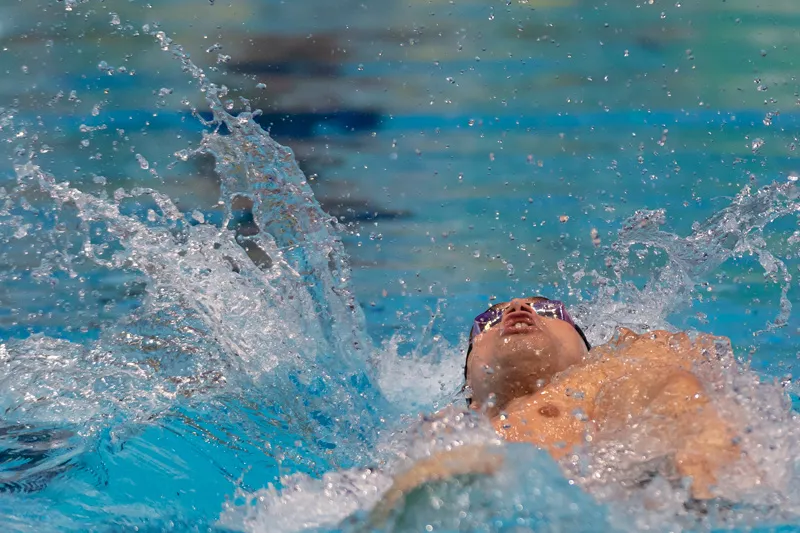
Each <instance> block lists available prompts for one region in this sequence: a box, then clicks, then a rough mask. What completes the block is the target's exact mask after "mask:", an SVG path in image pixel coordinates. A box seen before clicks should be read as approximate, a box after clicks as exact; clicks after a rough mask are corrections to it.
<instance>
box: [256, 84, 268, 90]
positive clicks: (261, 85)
mask: <svg viewBox="0 0 800 533" xmlns="http://www.w3.org/2000/svg"><path fill="white" fill-rule="evenodd" d="M266 88H267V84H266V83H257V84H256V89H259V90H262V91H263V90H264V89H266Z"/></svg>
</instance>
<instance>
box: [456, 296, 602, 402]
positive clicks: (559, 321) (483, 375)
mask: <svg viewBox="0 0 800 533" xmlns="http://www.w3.org/2000/svg"><path fill="white" fill-rule="evenodd" d="M589 348H590V346H589V343H588V342H587V341H586V337H585V336H584V335H583V332H582V331H581V330H580V328H578V327H577V326H576V325H575V323H574V322H573V321H572V318H571V317H570V316H569V313H567V310H566V308H565V307H564V304H562V303H561V302H558V301H555V300H548V299H547V298H541V297H535V298H515V299H514V300H511V301H510V302H503V303H500V304H497V305H494V306H492V307H490V308H489V309H488V310H487V311H485V312H484V313H481V314H480V315H478V317H476V319H475V322H474V324H473V328H472V331H471V332H470V347H469V350H468V351H467V361H466V364H465V368H464V376H465V378H466V382H467V383H466V384H467V386H468V387H469V388H470V390H471V392H472V398H471V402H470V404H471V405H472V406H473V407H485V406H487V407H488V405H489V402H490V400H491V401H492V402H493V403H494V405H495V408H496V409H500V408H502V407H503V405H505V404H506V403H508V402H509V401H511V400H512V399H514V398H517V397H519V396H524V395H526V394H531V393H533V392H535V391H536V390H538V389H539V388H541V385H542V383H546V382H548V381H550V379H551V378H552V377H553V375H555V374H556V373H558V372H561V371H563V370H566V369H567V368H569V367H570V366H572V365H574V364H577V363H579V362H581V361H582V360H583V358H584V357H585V355H586V354H587V353H588V350H589Z"/></svg>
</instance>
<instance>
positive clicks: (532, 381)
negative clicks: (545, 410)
mask: <svg viewBox="0 0 800 533" xmlns="http://www.w3.org/2000/svg"><path fill="white" fill-rule="evenodd" d="M552 378H553V375H552V374H548V375H546V376H545V375H536V376H527V377H526V379H524V380H520V381H511V382H509V381H506V382H505V383H504V385H503V387H502V388H498V389H500V392H493V393H490V394H487V399H486V400H484V401H482V402H475V401H473V402H472V406H471V407H472V408H473V409H476V410H479V411H483V412H484V413H486V415H487V416H489V417H490V418H495V417H496V416H498V415H500V414H501V413H502V412H503V410H504V409H505V408H506V406H508V404H509V403H511V402H512V401H514V400H516V399H517V398H524V397H526V396H531V395H534V394H536V393H538V392H539V391H540V390H542V389H543V388H545V387H546V386H547V385H549V384H550V383H551V381H552ZM489 396H491V397H489Z"/></svg>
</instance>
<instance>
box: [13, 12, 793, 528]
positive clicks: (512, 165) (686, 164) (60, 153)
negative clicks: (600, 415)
mask: <svg viewBox="0 0 800 533" xmlns="http://www.w3.org/2000/svg"><path fill="white" fill-rule="evenodd" d="M155 4H156V3H153V5H151V4H144V3H141V2H129V1H123V0H119V1H116V0H114V1H106V2H99V1H96V0H88V1H79V0H64V1H58V2H25V3H18V4H15V5H9V6H4V7H3V8H2V9H3V14H4V20H5V21H6V22H5V23H4V24H3V25H2V26H0V36H2V39H3V41H4V43H3V57H2V62H3V65H4V66H5V69H6V72H7V75H6V77H5V78H4V80H3V82H2V85H0V91H2V97H3V100H2V102H3V103H2V104H1V106H2V108H3V109H2V113H0V132H2V139H3V140H4V141H5V142H4V143H2V146H3V150H4V152H5V153H4V155H5V156H6V159H5V160H6V161H8V164H7V165H6V167H5V172H4V173H3V183H2V187H3V188H2V189H0V239H2V242H3V248H2V255H0V258H2V270H0V275H2V284H0V298H2V302H3V305H2V306H0V335H2V337H3V338H2V345H0V361H1V362H2V365H3V366H4V372H3V378H2V385H1V386H0V407H2V409H3V413H4V418H3V420H2V427H0V454H2V463H1V466H0V520H2V523H3V527H4V529H5V530H11V531H73V530H75V531H85V530H91V531H119V530H129V529H130V530H139V531H162V530H173V531H209V530H210V531H302V530H314V531H340V530H344V531H351V530H352V531H363V530H369V529H370V528H379V529H381V528H382V529H386V530H398V531H400V530H403V531H421V530H426V529H428V528H430V529H428V530H440V531H451V530H464V531H478V530H482V531H529V530H532V531H541V530H552V531H562V530H570V531H573V530H586V531H597V530H603V531H606V530H622V531H624V530H639V529H644V528H647V529H653V530H658V531H662V530H663V531H667V530H670V531H675V530H683V529H714V528H722V527H725V528H734V529H741V530H745V529H748V530H749V529H764V530H767V529H771V528H781V529H782V530H792V528H794V527H795V524H797V523H800V521H799V520H798V513H800V501H798V500H797V496H796V494H797V491H796V490H795V489H796V486H797V483H798V480H799V479H800V477H798V475H797V473H796V472H795V462H796V459H795V458H796V457H798V453H799V452H798V450H797V447H796V444H795V442H796V441H797V438H796V436H797V435H798V431H799V430H798V426H797V421H796V420H795V414H794V413H795V412H794V411H793V410H792V408H791V405H792V402H793V400H794V398H795V397H796V393H797V384H796V382H795V378H793V376H796V375H798V371H797V369H796V365H797V343H796V340H795V338H796V335H797V331H798V319H797V318H796V312H794V311H793V310H792V303H793V302H794V301H795V300H796V297H795V296H796V291H797V288H796V283H795V281H794V276H795V273H796V272H797V268H798V259H797V258H798V251H799V248H800V247H799V246H798V245H799V244H800V238H799V237H798V232H797V218H796V217H797V213H798V207H800V202H798V198H797V190H796V186H795V183H796V180H797V176H798V174H797V171H798V169H797V168H796V164H795V158H794V150H795V143H796V142H797V139H796V134H795V131H796V123H797V121H798V118H799V115H798V114H797V112H796V111H795V107H796V102H797V96H796V95H797V91H798V86H797V81H796V80H795V77H794V71H793V64H794V57H795V55H796V54H794V51H795V50H796V46H797V43H796V40H797V34H796V31H795V28H796V22H797V21H796V19H797V18H798V17H800V12H798V10H797V8H795V6H794V4H792V3H787V2H779V1H777V0H776V1H774V2H767V3H763V4H761V5H758V6H754V5H752V3H748V2H744V1H739V0H736V1H728V2H725V3H723V4H721V5H713V6H712V5H707V6H706V5H703V6H699V5H691V6H687V5H684V4H683V3H680V2H679V3H670V4H666V3H663V2H657V1H655V2H653V1H651V2H642V3H629V2H607V3H603V4H598V3H594V2H587V1H582V0H571V1H569V0H565V1H563V2H556V1H552V2H551V1H546V0H537V1H535V2H534V1H529V2H522V1H519V2H499V3H490V2H481V1H477V0H463V1H453V2H427V1H426V2H417V1H414V2H404V3H401V2H378V1H373V2H369V1H367V2H364V1H360V2H349V1H345V2H338V3H335V4H331V3H328V2H318V1H316V0H304V1H303V2H295V3H291V4H284V3H282V2H277V1H274V2H273V1H269V2H253V1H249V0H241V1H237V2H229V3H223V2H220V1H219V0H217V1H215V2H194V1H193V2H189V1H186V0H180V1H178V0H175V1H163V2H159V3H158V5H155ZM266 131H269V132H270V134H271V135H269V134H267V133H266ZM279 143H280V144H279ZM298 164H299V166H298ZM519 293H545V294H548V295H551V296H553V297H559V298H560V299H563V300H564V301H566V302H567V303H568V304H569V305H570V308H571V309H572V310H574V314H575V316H576V317H577V319H578V321H579V322H580V323H581V324H583V325H584V326H585V329H586V331H587V334H588V336H589V338H590V340H592V342H594V343H600V342H603V341H605V340H607V339H609V338H610V337H611V335H612V334H613V331H614V328H615V327H616V326H618V325H625V326H628V327H632V328H634V329H636V330H638V331H644V330H648V329H654V328H661V327H667V328H670V329H690V330H699V331H707V332H712V333H714V334H718V335H724V336H727V337H729V338H730V339H731V341H732V343H733V348H734V352H733V355H732V357H735V358H736V359H737V360H738V361H739V364H740V365H741V366H742V367H743V368H744V370H742V371H741V372H740V371H737V370H735V369H731V370H730V373H729V375H726V376H725V381H724V384H723V386H721V390H720V392H719V394H720V395H728V396H729V397H730V398H733V399H735V400H736V401H737V402H738V403H739V404H741V406H742V408H743V410H744V412H745V413H746V414H747V417H748V418H747V420H745V421H743V424H745V425H746V426H747V429H748V431H747V434H748V437H747V438H746V439H745V440H746V442H745V446H746V447H747V450H748V453H750V454H751V456H752V457H753V458H754V460H755V461H756V462H757V463H758V465H759V467H760V468H762V470H763V472H764V478H765V480H766V481H765V482H764V484H763V486H762V487H760V488H759V490H756V491H738V488H737V487H738V485H737V480H736V479H735V478H731V480H730V483H729V484H728V486H726V487H724V488H723V492H725V491H727V493H729V494H728V496H730V497H731V498H733V497H735V501H737V502H738V503H737V505H736V506H735V507H733V508H731V507H730V506H729V505H728V504H725V503H724V502H723V503H715V504H712V505H711V506H710V508H709V509H706V510H705V511H704V512H697V511H692V510H687V509H686V507H685V506H684V502H685V501H686V498H687V494H688V493H687V491H686V488H685V487H681V486H673V485H670V484H669V483H667V481H666V480H665V479H662V478H657V479H656V480H655V481H653V482H652V483H650V484H648V485H647V486H646V487H643V488H641V489H636V490H628V489H623V488H621V486H620V483H618V482H617V481H619V480H611V481H607V480H605V479H600V480H599V481H598V480H596V479H594V478H592V477H591V476H587V474H586V472H592V471H593V470H592V469H593V468H597V465H598V464H600V465H606V466H609V465H610V466H612V467H620V468H621V466H622V465H621V464H617V463H614V462H613V458H612V459H609V458H608V457H600V456H593V455H590V454H587V455H585V456H584V455H581V456H576V458H575V460H574V461H572V462H571V463H570V464H568V465H557V464H556V463H555V462H553V461H552V460H551V459H550V458H549V457H547V456H545V455H544V454H543V453H542V452H539V451H537V450H533V449H529V448H528V447H518V446H504V447H501V449H502V452H501V453H503V454H504V456H505V457H506V459H507V461H506V464H508V465H514V467H513V468H511V467H506V468H504V469H503V470H501V472H500V473H499V474H498V475H496V476H492V477H491V478H486V479H483V478H482V479H477V480H471V479H456V480H453V481H452V482H448V483H444V484H441V485H431V486H427V487H422V488H420V489H419V490H420V492H419V493H417V494H416V495H415V496H414V497H409V499H408V501H407V502H406V503H405V505H404V506H401V507H400V508H398V509H395V510H394V511H393V514H392V515H391V516H390V517H388V518H386V519H385V520H384V521H379V522H375V515H374V513H373V514H370V513H371V509H372V508H373V506H374V505H375V503H376V502H377V501H378V500H379V499H380V497H381V495H382V494H383V491H385V490H386V489H387V488H388V486H389V485H390V484H391V474H392V473H393V472H395V471H398V470H400V469H402V468H403V467H404V465H407V464H408V463H409V462H411V461H413V460H414V459H415V458H420V457H424V456H426V455H427V454H429V453H430V452H431V451H432V450H435V449H438V448H439V447H441V446H447V445H449V444H453V443H458V444H463V443H480V444H487V443H490V444H492V445H494V441H493V439H494V437H493V435H492V432H491V431H490V430H489V429H488V428H487V427H486V423H485V421H484V420H481V419H480V418H479V417H477V418H476V417H473V416H467V415H465V414H464V413H462V412H460V411H459V409H460V407H461V405H463V403H462V402H461V397H460V396H459V391H460V389H461V384H462V383H461V376H462V366H461V365H462V362H463V358H464V347H463V344H464V340H465V339H464V337H465V334H466V330H467V326H468V325H469V323H470V320H471V318H472V317H473V316H474V315H475V314H476V312H477V311H479V310H481V309H482V308H483V307H484V306H486V305H487V304H488V303H489V302H491V301H493V300H494V299H497V298H506V297H508V296H510V295H513V294H519ZM448 406H450V407H448ZM443 408H445V409H446V410H445V411H444V413H446V414H447V416H445V417H444V418H443V419H441V420H438V421H436V420H433V421H431V420H428V419H422V420H421V419H420V418H419V414H420V413H433V412H435V411H437V410H440V409H443ZM628 466H630V468H631V471H633V470H635V468H636V467H638V466H639V465H637V464H633V465H628ZM564 471H565V472H567V475H566V476H565V475H564V473H563V472H564ZM623 473H624V469H623ZM631 475H634V474H631ZM623 477H624V475H623ZM737 491H738V492H737ZM654 502H657V503H654Z"/></svg>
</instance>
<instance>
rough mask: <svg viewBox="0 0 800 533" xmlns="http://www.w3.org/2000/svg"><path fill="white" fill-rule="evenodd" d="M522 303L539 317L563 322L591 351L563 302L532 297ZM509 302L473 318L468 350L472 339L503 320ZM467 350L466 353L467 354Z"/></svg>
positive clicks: (584, 336) (496, 305) (495, 306)
mask: <svg viewBox="0 0 800 533" xmlns="http://www.w3.org/2000/svg"><path fill="white" fill-rule="evenodd" d="M524 301H525V302H526V303H528V304H530V306H531V308H532V309H533V311H534V312H535V313H536V314H537V315H539V316H544V317H548V318H557V319H559V320H563V321H564V322H566V323H567V324H569V325H570V326H572V327H573V328H575V330H576V331H577V332H578V334H579V335H580V336H581V339H582V340H583V342H584V344H586V348H587V349H591V345H589V341H587V340H586V335H584V333H583V330H581V328H580V327H578V325H577V324H575V321H574V320H573V319H572V317H571V316H570V314H569V312H568V311H567V307H566V306H565V305H564V302H560V301H558V300H550V299H547V298H545V297H543V296H533V297H530V298H524ZM508 304H509V302H501V303H499V304H495V305H493V306H491V307H490V308H489V309H487V310H486V311H484V312H483V313H481V314H479V315H478V316H476V317H475V320H474V321H473V323H472V330H470V332H469V350H471V349H472V339H474V338H475V337H476V336H477V335H479V334H481V333H483V332H484V331H486V330H487V329H489V328H491V327H492V326H496V325H497V324H499V323H500V321H501V320H502V319H503V313H504V312H505V310H506V309H507V308H508ZM469 350H468V353H469Z"/></svg>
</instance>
